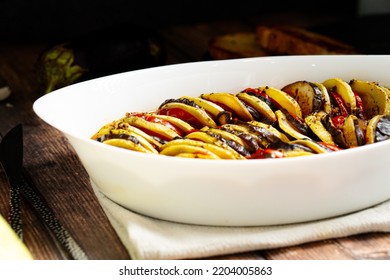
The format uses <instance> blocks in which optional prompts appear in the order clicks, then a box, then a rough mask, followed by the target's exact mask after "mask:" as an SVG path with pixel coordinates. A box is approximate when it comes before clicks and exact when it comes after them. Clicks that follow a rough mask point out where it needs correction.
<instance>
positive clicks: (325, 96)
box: [313, 82, 331, 114]
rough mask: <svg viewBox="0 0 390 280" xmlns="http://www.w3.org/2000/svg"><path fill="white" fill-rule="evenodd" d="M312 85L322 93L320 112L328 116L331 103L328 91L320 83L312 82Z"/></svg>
mask: <svg viewBox="0 0 390 280" xmlns="http://www.w3.org/2000/svg"><path fill="white" fill-rule="evenodd" d="M313 84H315V85H316V86H317V87H318V88H319V89H320V90H321V92H322V102H323V105H322V110H323V111H325V112H326V113H328V114H329V113H330V112H331V103H330V97H329V93H328V90H327V89H326V87H325V86H324V85H323V84H321V83H318V82H313Z"/></svg>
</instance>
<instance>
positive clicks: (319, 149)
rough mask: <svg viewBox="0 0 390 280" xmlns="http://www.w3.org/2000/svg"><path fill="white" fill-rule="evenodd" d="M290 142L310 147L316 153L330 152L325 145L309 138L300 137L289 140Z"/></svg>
mask: <svg viewBox="0 0 390 280" xmlns="http://www.w3.org/2000/svg"><path fill="white" fill-rule="evenodd" d="M290 143H291V144H299V145H302V146H306V147H308V148H310V149H311V150H312V151H313V152H315V153H317V154H324V153H329V152H332V150H330V149H329V148H327V147H326V146H325V145H323V144H321V143H319V142H317V141H314V140H311V139H300V140H293V141H291V142H290Z"/></svg>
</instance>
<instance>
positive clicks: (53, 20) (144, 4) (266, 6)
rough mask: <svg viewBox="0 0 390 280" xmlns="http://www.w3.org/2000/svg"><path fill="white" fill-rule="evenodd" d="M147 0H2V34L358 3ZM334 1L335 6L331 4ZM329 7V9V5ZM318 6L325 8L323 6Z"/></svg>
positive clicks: (347, 7) (344, 9)
mask: <svg viewBox="0 0 390 280" xmlns="http://www.w3.org/2000/svg"><path fill="white" fill-rule="evenodd" d="M306 2H307V1H300V0H296V1H269V0H268V1H262V0H258V1H246V0H240V1H233V2H232V1H212V0H208V1H202V0H196V1H194V0H188V1H180V2H178V3H177V2H176V1H145V0H143V1H142V0H133V1H129V0H106V1H102V0H63V1H58V0H51V1H50V0H38V1H34V0H30V1H26V0H11V1H4V0H0V3H1V4H0V25H1V33H3V36H5V37H6V38H8V39H20V40H22V39H25V40H27V39H30V40H32V39H35V40H41V39H52V38H58V37H66V36H72V35H74V34H79V33H82V32H87V31H90V30H94V29H98V28H101V27H105V26H111V25H116V24H122V23H137V24H140V25H143V26H148V27H152V28H161V27H164V26H168V25H172V24H190V23H194V22H204V21H214V20H225V19H234V18H240V19H241V18H244V17H248V18H249V17H251V18H256V17H257V18H258V19H259V20H260V19H261V17H263V16H267V17H268V16H269V15H270V14H272V13H276V12H277V13H280V12H283V11H299V12H300V13H302V14H305V13H307V14H308V15H309V14H312V13H316V14H329V15H332V16H333V15H334V14H339V15H345V16H346V17H349V16H351V15H354V14H356V12H357V1H355V0H352V1H351V0H346V1H333V0H328V1H323V0H316V1H313V4H310V5H308V4H307V3H306ZM332 3H333V4H332ZM332 6H333V7H332ZM319 7H324V9H321V8H319Z"/></svg>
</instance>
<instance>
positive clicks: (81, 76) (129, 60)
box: [35, 24, 166, 93]
mask: <svg viewBox="0 0 390 280" xmlns="http://www.w3.org/2000/svg"><path fill="white" fill-rule="evenodd" d="M59 49H60V51H59ZM53 53H54V54H53ZM58 54H59V55H58ZM64 57H65V59H64ZM165 62H166V51H165V45H164V42H163V39H162V38H161V37H160V35H159V34H158V33H157V32H155V31H152V30H149V29H147V28H144V27H140V26H136V25H129V24H126V25H121V26H113V27H108V28H104V29H99V30H96V31H93V32H90V33H87V34H83V35H82V36H78V37H75V38H70V39H68V40H66V41H65V42H58V43H55V44H53V45H51V46H50V47H49V48H47V49H46V50H44V51H43V52H42V53H41V54H40V55H39V57H38V59H37V61H36V63H35V67H36V70H37V71H36V73H37V80H38V83H39V84H40V85H41V87H42V89H41V90H42V91H43V92H44V93H48V92H51V91H53V90H55V89H58V88H61V87H64V86H67V85H70V84H73V83H76V82H80V81H85V80H90V79H94V78H98V77H103V76H107V75H112V74H117V73H122V72H127V71H132V70H138V69H144V68H150V67H156V66H161V65H164V64H165Z"/></svg>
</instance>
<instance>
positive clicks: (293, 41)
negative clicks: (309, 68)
mask: <svg viewBox="0 0 390 280" xmlns="http://www.w3.org/2000/svg"><path fill="white" fill-rule="evenodd" d="M256 35H257V36H256V38H257V43H258V44H259V46H260V47H261V48H263V49H265V50H267V51H269V52H271V53H273V54H278V55H285V54H290V55H309V54H357V53H359V52H358V51H357V50H356V49H355V48H354V47H352V46H350V45H348V44H346V43H344V42H341V41H338V40H335V39H333V38H330V37H328V36H325V35H322V34H318V33H315V32H310V31H308V30H306V29H302V28H298V27H291V26H284V25H283V26H264V25H259V26H257V27H256Z"/></svg>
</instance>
